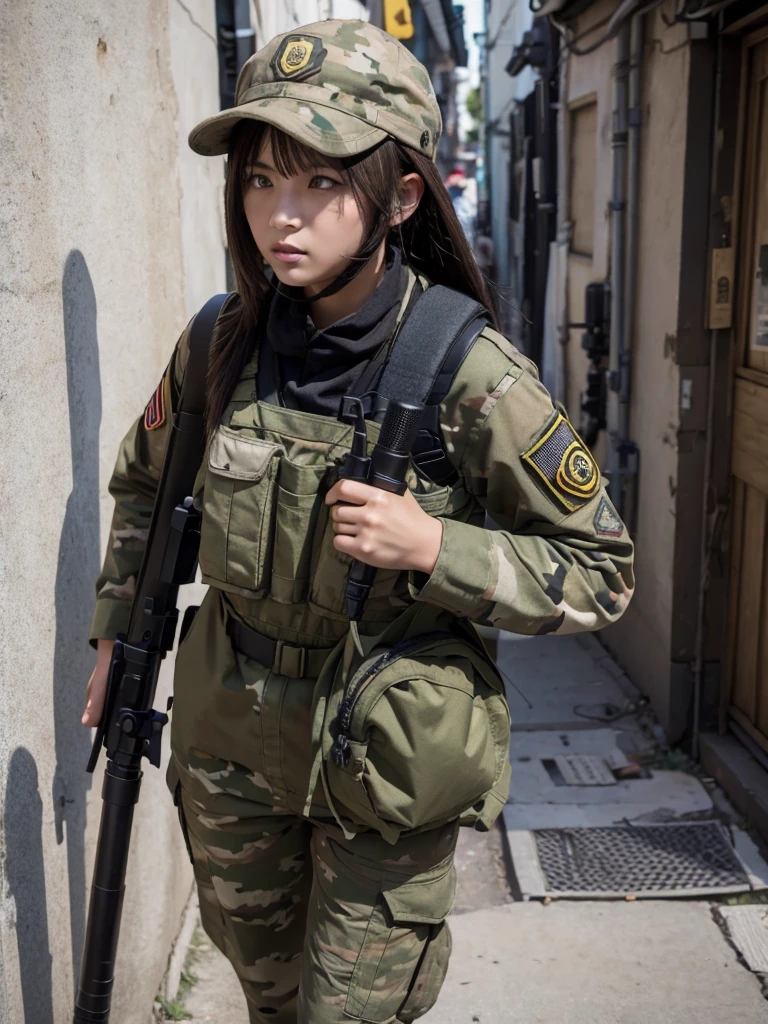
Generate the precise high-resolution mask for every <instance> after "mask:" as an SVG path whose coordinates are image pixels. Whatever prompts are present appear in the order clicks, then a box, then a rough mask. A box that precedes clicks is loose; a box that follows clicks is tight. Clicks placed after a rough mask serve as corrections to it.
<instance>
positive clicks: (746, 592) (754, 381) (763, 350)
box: [726, 33, 768, 750]
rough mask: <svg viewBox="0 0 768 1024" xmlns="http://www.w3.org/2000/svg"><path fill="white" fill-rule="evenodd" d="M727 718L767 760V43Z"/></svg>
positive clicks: (750, 230)
mask: <svg viewBox="0 0 768 1024" xmlns="http://www.w3.org/2000/svg"><path fill="white" fill-rule="evenodd" d="M746 60H747V64H746V67H747V72H746V87H745V92H744V104H745V106H744V117H743V125H744V131H743V139H744V148H743V154H742V161H741V168H742V171H741V200H740V203H739V207H740V214H739V232H738V238H739V244H738V253H737V268H736V277H737V280H738V282H739V285H738V291H737V304H736V310H735V320H734V329H735V341H736V365H735V374H736V378H735V381H734V397H733V448H732V453H731V459H732V461H731V473H732V477H733V479H732V524H733V525H732V531H733V532H732V537H731V586H730V595H731V596H730V607H729V673H728V686H727V691H726V696H727V713H728V714H729V715H730V716H731V717H732V718H733V719H734V721H736V722H738V724H739V725H741V726H742V728H744V729H745V730H746V731H747V732H748V733H749V734H750V736H751V737H752V738H753V739H754V740H756V741H757V742H758V743H759V744H760V745H761V746H762V747H764V748H765V749H766V750H768V544H767V543H766V538H767V537H768V532H767V531H768V38H766V33H762V38H757V39H754V40H748V41H747V44H746Z"/></svg>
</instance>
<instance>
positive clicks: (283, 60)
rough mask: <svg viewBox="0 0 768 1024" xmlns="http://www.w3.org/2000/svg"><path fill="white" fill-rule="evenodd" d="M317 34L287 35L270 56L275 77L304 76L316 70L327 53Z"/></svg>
mask: <svg viewBox="0 0 768 1024" xmlns="http://www.w3.org/2000/svg"><path fill="white" fill-rule="evenodd" d="M327 52H328V51H327V50H325V49H323V41H322V39H319V38H318V37H317V36H299V35H295V36H294V35H292V36H287V37H286V38H285V39H284V40H283V42H282V44H281V45H280V48H279V50H278V51H277V52H276V53H275V55H274V57H273V58H272V67H273V68H274V70H275V75H276V76H277V78H282V79H286V78H306V77H307V75H310V74H314V72H315V71H318V70H319V68H320V66H321V64H322V63H323V60H324V58H325V56H326V54H327Z"/></svg>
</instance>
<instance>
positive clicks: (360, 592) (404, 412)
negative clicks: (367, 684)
mask: <svg viewBox="0 0 768 1024" xmlns="http://www.w3.org/2000/svg"><path fill="white" fill-rule="evenodd" d="M423 414H424V406H423V405H412V404H409V403H407V402H398V401H396V400H393V401H391V402H390V403H389V405H388V406H387V411H386V412H385V413H384V421H383V423H382V424H381V430H380V431H379V440H378V442H377V443H376V445H375V447H374V449H373V452H372V453H371V464H370V469H369V472H368V480H367V483H368V484H369V485H370V486H371V487H381V488H383V489H384V490H387V491H390V492H391V493H393V494H404V493H405V491H406V489H407V487H408V485H407V483H406V480H405V478H406V473H407V472H408V464H409V462H410V457H411V452H412V451H413V446H414V443H415V441H416V436H417V435H418V433H419V426H420V424H421V420H422V416H423ZM375 576H376V567H375V566H373V565H367V564H366V563H365V562H359V561H355V562H353V564H352V568H351V569H350V571H349V576H348V577H347V587H346V592H345V599H346V610H347V615H348V616H349V618H350V619H352V620H357V619H360V618H362V615H363V610H364V608H365V603H366V601H367V600H368V595H369V594H370V592H371V586H372V585H373V581H374V578H375Z"/></svg>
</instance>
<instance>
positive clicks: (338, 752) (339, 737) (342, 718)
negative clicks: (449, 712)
mask: <svg viewBox="0 0 768 1024" xmlns="http://www.w3.org/2000/svg"><path fill="white" fill-rule="evenodd" d="M455 641H456V637H455V636H454V635H453V634H452V633H446V632H432V633H422V634H421V635H420V636H417V637H409V638H406V639H405V640H398V641H397V643H395V644H393V645H392V646H391V647H390V648H389V650H388V651H385V652H384V654H382V655H380V656H379V657H378V658H377V659H376V660H375V661H374V662H373V664H372V665H369V666H368V668H367V669H366V671H365V672H364V673H363V674H362V676H360V678H359V679H358V680H357V682H356V683H355V684H354V686H353V687H352V688H351V689H350V691H349V692H348V693H345V694H344V697H343V698H342V701H341V704H340V705H339V713H338V715H337V716H336V719H335V721H334V729H335V732H336V736H335V739H334V741H333V746H332V747H331V757H332V758H333V761H334V763H335V764H337V765H338V766H339V768H346V766H347V764H348V763H349V728H350V724H351V721H352V713H353V711H354V709H355V704H356V703H357V701H358V699H359V697H360V695H361V694H362V692H363V690H364V689H365V686H366V684H367V683H368V682H369V680H370V679H371V678H372V677H373V676H375V675H376V673H377V672H380V671H381V670H382V669H383V668H386V666H387V665H389V664H390V663H391V662H393V661H395V660H396V659H397V658H400V657H402V656H403V655H404V654H410V653H412V652H413V651H417V650H419V649H420V648H422V647H431V646H432V645H433V644H435V643H443V644H446V643H453V642H455Z"/></svg>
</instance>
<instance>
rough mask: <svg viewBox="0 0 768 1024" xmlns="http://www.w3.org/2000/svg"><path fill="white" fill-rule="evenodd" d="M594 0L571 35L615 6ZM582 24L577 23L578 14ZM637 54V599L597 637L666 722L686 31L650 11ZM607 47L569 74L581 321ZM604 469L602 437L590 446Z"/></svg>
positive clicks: (604, 178) (600, 256)
mask: <svg viewBox="0 0 768 1024" xmlns="http://www.w3.org/2000/svg"><path fill="white" fill-rule="evenodd" d="M615 6H616V5H615V3H613V2H612V0H605V2H604V3H602V4H598V5H595V6H594V7H593V8H591V9H590V11H589V13H588V18H589V21H585V20H584V19H581V20H580V21H579V24H578V26H577V29H576V30H577V31H581V30H582V29H583V28H585V27H586V26H587V25H588V24H592V23H594V22H596V21H598V20H600V19H601V18H602V17H604V16H605V15H606V14H608V13H610V11H611V10H612V9H613V8H614V7H615ZM585 17H587V16H586V15H585ZM646 20H647V26H646V42H645V48H644V55H643V70H642V74H643V87H642V135H641V143H640V149H641V158H640V159H641V167H640V200H639V201H640V216H639V236H638V241H637V252H638V277H637V282H638V292H637V306H636V310H637V312H636V320H635V324H634V332H633V352H632V401H631V412H630V436H631V438H632V440H634V441H635V442H636V443H637V444H638V446H639V448H640V476H639V481H638V502H639V504H638V516H637V524H636V530H635V535H634V539H635V542H636V551H637V556H636V568H637V592H636V594H635V597H634V599H633V602H632V604H631V605H630V608H629V610H628V612H627V613H626V615H625V616H624V617H623V619H621V620H620V622H619V623H617V624H616V625H615V626H612V627H611V628H609V629H607V630H605V631H604V632H603V634H602V638H603V640H604V641H605V642H606V643H607V644H608V646H609V647H610V648H611V650H612V651H613V652H614V653H615V655H616V656H617V658H618V659H619V661H620V662H621V663H622V665H623V667H624V668H625V669H626V671H627V672H628V674H629V676H630V677H631V678H632V680H633V681H634V682H635V683H636V684H637V685H639V686H640V687H641V688H642V690H643V691H644V692H645V693H647V694H648V695H649V696H650V697H651V699H652V701H653V704H654V707H655V709H656V711H657V713H658V714H659V716H660V718H661V720H662V724H664V725H665V726H668V725H669V724H670V720H669V699H670V657H671V631H672V622H673V614H672V611H673V609H672V603H673V581H674V560H675V559H674V556H675V522H676V518H675V517H676V500H675V496H676V490H677V475H678V452H677V434H678V426H679V413H678V389H679V372H678V367H677V365H676V361H675V335H676V331H677V323H678V281H679V276H680V259H681V232H682V218H683V201H682V200H683V184H684V165H685V154H686V111H687V92H688V75H689V47H688V44H687V40H686V34H685V29H684V28H683V27H681V26H678V27H676V28H669V27H667V26H666V25H665V24H664V23H663V21H662V19H661V10H660V9H659V10H657V11H656V12H654V13H652V14H650V15H648V17H647V19H646ZM615 55H616V50H615V43H607V44H606V45H604V46H602V47H601V48H600V49H598V50H597V51H596V52H595V53H593V54H591V55H589V56H586V57H574V58H572V59H571V61H570V69H569V75H570V80H569V90H568V101H569V107H573V106H577V105H578V104H579V103H581V102H583V101H584V100H585V99H587V98H589V97H596V99H597V124H598V130H597V146H598V153H597V159H596V174H595V209H594V217H595V221H594V250H593V256H592V258H591V259H590V258H588V257H584V256H581V255H576V254H571V255H569V257H568V284H567V287H568V319H569V320H570V321H571V322H578V321H580V320H582V319H583V314H584V290H585V287H586V285H587V284H588V283H589V282H590V281H598V280H604V279H605V278H606V277H608V276H609V274H610V265H611V263H610V261H611V254H610V212H609V208H608V204H609V202H610V198H611V167H612V160H611V124H612V121H611V118H612V106H613V93H612V77H611V72H612V67H613V63H614V61H615ZM580 340H581V331H579V330H575V331H572V332H570V336H569V344H568V346H567V348H566V359H567V375H568V407H569V410H570V412H571V415H572V417H574V418H575V419H576V420H578V417H579V393H580V391H581V390H583V388H584V387H585V385H586V372H587V365H588V363H587V359H586V354H585V353H584V352H583V350H582V349H581V346H580ZM595 451H596V455H597V457H598V459H599V460H600V461H601V463H604V462H605V454H606V448H605V438H604V436H603V437H601V439H600V441H599V442H598V445H597V446H596V449H595Z"/></svg>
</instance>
